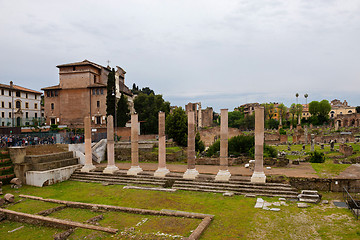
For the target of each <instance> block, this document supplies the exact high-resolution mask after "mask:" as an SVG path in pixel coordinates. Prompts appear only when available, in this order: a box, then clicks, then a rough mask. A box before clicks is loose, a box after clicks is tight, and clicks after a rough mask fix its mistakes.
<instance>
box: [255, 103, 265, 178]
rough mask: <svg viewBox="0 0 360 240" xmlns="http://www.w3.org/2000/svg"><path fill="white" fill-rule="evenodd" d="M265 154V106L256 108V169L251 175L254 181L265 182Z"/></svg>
mask: <svg viewBox="0 0 360 240" xmlns="http://www.w3.org/2000/svg"><path fill="white" fill-rule="evenodd" d="M263 155H264V107H263V106H259V107H256V108H255V169H254V173H253V175H252V177H251V182H253V183H265V182H266V176H265V173H264V166H263Z"/></svg>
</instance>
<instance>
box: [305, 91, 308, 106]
mask: <svg viewBox="0 0 360 240" xmlns="http://www.w3.org/2000/svg"><path fill="white" fill-rule="evenodd" d="M308 96H309V94H307V93H305V94H304V97H305V101H306V105H307V98H308Z"/></svg>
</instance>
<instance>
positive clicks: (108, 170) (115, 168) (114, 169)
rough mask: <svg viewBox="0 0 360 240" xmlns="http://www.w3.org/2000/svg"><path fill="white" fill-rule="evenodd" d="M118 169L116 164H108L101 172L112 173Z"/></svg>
mask: <svg viewBox="0 0 360 240" xmlns="http://www.w3.org/2000/svg"><path fill="white" fill-rule="evenodd" d="M118 170H119V168H118V167H117V166H115V165H108V166H107V167H106V168H105V169H104V171H103V173H110V174H114V172H116V171H118Z"/></svg>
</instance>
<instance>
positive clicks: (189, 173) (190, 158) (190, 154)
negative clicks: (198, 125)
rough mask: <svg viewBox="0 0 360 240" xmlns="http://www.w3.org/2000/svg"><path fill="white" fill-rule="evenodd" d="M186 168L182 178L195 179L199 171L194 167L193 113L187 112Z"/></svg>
mask: <svg viewBox="0 0 360 240" xmlns="http://www.w3.org/2000/svg"><path fill="white" fill-rule="evenodd" d="M187 163H188V169H187V170H186V172H185V173H184V175H183V178H187V179H195V178H196V176H197V175H199V172H198V171H197V170H196V169H195V114H194V112H193V111H190V112H188V149H187Z"/></svg>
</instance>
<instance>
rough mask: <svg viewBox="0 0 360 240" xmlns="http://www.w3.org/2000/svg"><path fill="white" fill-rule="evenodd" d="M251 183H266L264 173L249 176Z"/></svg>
mask: <svg viewBox="0 0 360 240" xmlns="http://www.w3.org/2000/svg"><path fill="white" fill-rule="evenodd" d="M251 182H252V183H266V176H265V173H264V172H254V173H253V175H252V176H251Z"/></svg>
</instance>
